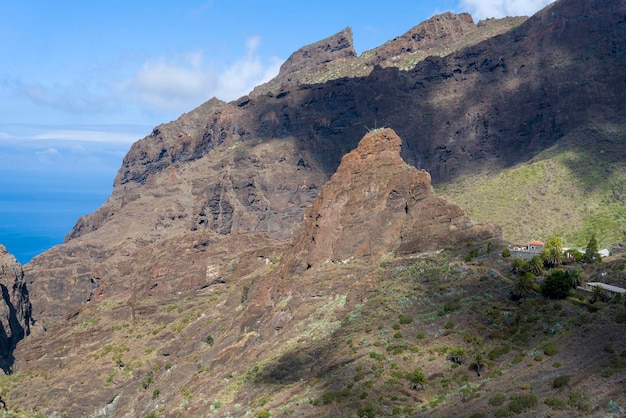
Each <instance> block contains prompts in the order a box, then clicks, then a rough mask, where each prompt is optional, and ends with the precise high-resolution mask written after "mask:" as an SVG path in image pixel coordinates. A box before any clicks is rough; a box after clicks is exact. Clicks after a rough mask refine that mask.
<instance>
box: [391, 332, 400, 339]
mask: <svg viewBox="0 0 626 418" xmlns="http://www.w3.org/2000/svg"><path fill="white" fill-rule="evenodd" d="M393 338H402V333H401V332H396V333H395V334H393Z"/></svg>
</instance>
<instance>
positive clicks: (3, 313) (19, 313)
mask: <svg viewBox="0 0 626 418" xmlns="http://www.w3.org/2000/svg"><path fill="white" fill-rule="evenodd" d="M0 291H1V292H2V295H1V298H0V367H1V368H2V370H3V371H4V372H5V373H10V372H11V367H12V365H13V360H14V359H13V350H15V347H16V345H17V343H18V342H19V341H20V340H22V339H23V338H24V337H26V336H27V335H28V334H29V333H30V325H31V322H32V319H31V305H30V301H29V299H28V290H27V289H26V282H25V281H24V272H23V271H22V266H21V265H20V263H18V262H17V260H16V259H15V257H13V256H12V255H11V254H9V253H8V252H7V250H6V248H4V246H2V245H0Z"/></svg>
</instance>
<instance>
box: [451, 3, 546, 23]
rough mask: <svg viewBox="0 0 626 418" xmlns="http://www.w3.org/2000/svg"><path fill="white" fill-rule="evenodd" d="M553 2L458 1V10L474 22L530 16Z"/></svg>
mask: <svg viewBox="0 0 626 418" xmlns="http://www.w3.org/2000/svg"><path fill="white" fill-rule="evenodd" d="M553 1H554V0H460V2H459V8H460V9H461V10H466V11H468V12H469V13H470V14H471V15H472V17H474V20H480V19H485V18H489V17H498V18H499V17H505V16H531V15H533V14H535V13H536V12H538V11H539V10H541V9H542V8H544V7H545V6H547V5H548V4H550V3H552V2H553Z"/></svg>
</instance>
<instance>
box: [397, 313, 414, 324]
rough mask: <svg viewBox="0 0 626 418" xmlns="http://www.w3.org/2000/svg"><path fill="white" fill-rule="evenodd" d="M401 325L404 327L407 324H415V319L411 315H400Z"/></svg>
mask: <svg viewBox="0 0 626 418" xmlns="http://www.w3.org/2000/svg"><path fill="white" fill-rule="evenodd" d="M398 317H399V320H400V323H401V324H403V325H406V324H410V323H411V322H413V318H412V317H410V316H409V315H404V314H400V315H398Z"/></svg>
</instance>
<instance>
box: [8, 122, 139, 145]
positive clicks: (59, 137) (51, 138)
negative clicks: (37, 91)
mask: <svg viewBox="0 0 626 418" xmlns="http://www.w3.org/2000/svg"><path fill="white" fill-rule="evenodd" d="M31 129H37V128H31ZM118 129H119V128H118V127H116V126H112V127H111V130H109V131H104V130H90V129H47V130H44V131H43V132H42V131H41V130H39V132H37V133H22V134H9V133H6V132H0V143H2V142H5V143H14V144H15V143H21V144H26V143H40V142H45V141H48V142H50V143H53V142H64V143H67V142H73V143H75V145H74V147H81V145H80V144H81V143H108V144H120V145H124V144H132V143H133V142H135V141H137V140H138V139H140V138H141V136H142V135H141V134H138V133H133V132H124V131H119V130H118Z"/></svg>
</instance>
